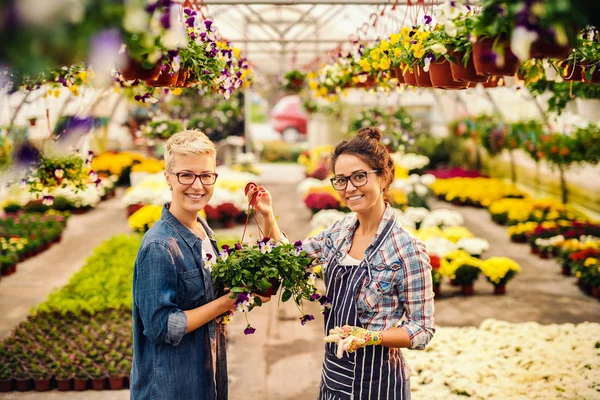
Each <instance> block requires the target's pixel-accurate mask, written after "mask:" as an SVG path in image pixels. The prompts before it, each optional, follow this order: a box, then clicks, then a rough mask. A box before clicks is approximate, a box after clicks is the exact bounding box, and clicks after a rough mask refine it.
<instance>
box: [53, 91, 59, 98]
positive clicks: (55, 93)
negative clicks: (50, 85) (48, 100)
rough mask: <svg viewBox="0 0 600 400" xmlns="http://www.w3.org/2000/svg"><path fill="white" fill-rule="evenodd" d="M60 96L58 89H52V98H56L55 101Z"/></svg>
mask: <svg viewBox="0 0 600 400" xmlns="http://www.w3.org/2000/svg"><path fill="white" fill-rule="evenodd" d="M59 96H60V89H54V97H56V98H57V99H58V98H59Z"/></svg>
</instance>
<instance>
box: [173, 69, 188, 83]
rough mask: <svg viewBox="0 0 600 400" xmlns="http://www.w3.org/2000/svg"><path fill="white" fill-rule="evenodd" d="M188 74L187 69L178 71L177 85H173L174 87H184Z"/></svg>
mask: <svg viewBox="0 0 600 400" xmlns="http://www.w3.org/2000/svg"><path fill="white" fill-rule="evenodd" d="M188 73H189V71H188V70H187V69H182V70H180V71H179V74H178V75H177V83H176V84H175V86H177V87H185V82H186V80H187V76H188Z"/></svg>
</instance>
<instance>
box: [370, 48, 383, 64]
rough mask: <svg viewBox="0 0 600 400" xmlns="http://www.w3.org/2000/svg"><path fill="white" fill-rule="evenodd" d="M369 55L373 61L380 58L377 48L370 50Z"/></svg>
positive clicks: (379, 51)
mask: <svg viewBox="0 0 600 400" xmlns="http://www.w3.org/2000/svg"><path fill="white" fill-rule="evenodd" d="M369 55H370V56H371V58H372V59H373V60H375V61H377V60H379V59H380V58H381V50H380V49H378V48H375V49H373V50H371V52H370V53H369Z"/></svg>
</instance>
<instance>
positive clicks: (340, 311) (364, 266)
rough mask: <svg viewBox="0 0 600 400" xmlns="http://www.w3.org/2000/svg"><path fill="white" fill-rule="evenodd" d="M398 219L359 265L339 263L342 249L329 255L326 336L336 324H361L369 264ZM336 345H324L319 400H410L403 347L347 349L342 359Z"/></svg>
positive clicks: (326, 274) (389, 222)
mask: <svg viewBox="0 0 600 400" xmlns="http://www.w3.org/2000/svg"><path fill="white" fill-rule="evenodd" d="M394 222H395V219H392V220H390V221H388V223H387V225H386V226H385V227H384V229H383V231H382V233H381V235H379V237H378V238H377V241H376V242H375V245H374V247H373V251H371V252H370V253H369V257H368V258H365V259H363V261H362V262H361V263H360V265H359V266H356V265H339V264H338V262H339V261H338V260H339V259H340V258H341V256H342V254H341V252H340V251H339V249H340V248H341V247H342V246H343V244H344V241H342V243H341V244H340V245H339V247H338V248H337V250H335V252H334V253H333V254H334V256H333V257H330V258H329V262H328V263H327V267H326V268H325V285H326V287H327V296H328V297H330V298H331V300H332V301H331V309H330V311H329V312H328V313H327V315H326V316H325V335H328V334H329V330H330V329H333V328H334V327H336V326H343V325H346V324H348V325H352V326H359V327H362V325H361V323H360V319H359V317H358V312H357V309H356V297H357V293H358V290H359V287H360V285H361V284H362V282H363V280H364V279H365V277H366V276H367V275H369V277H370V271H369V265H370V261H371V258H372V257H373V255H375V254H376V253H377V251H378V250H379V248H380V247H381V246H382V245H383V243H384V241H385V240H386V238H387V237H388V236H389V235H390V233H391V230H392V228H393V226H394ZM336 347H337V345H336V344H335V343H327V344H326V345H325V359H324V361H323V370H322V372H321V386H320V391H319V400H372V399H390V400H392V399H393V400H409V399H410V388H409V385H408V380H406V381H405V379H404V374H403V370H402V362H403V361H402V355H401V354H400V350H399V349H396V348H390V347H385V346H366V347H364V348H360V349H358V350H356V351H355V352H354V353H348V352H344V355H343V356H342V358H341V359H338V358H337V356H336V355H335V353H336Z"/></svg>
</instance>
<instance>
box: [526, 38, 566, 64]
mask: <svg viewBox="0 0 600 400" xmlns="http://www.w3.org/2000/svg"><path fill="white" fill-rule="evenodd" d="M572 49H573V48H572V47H571V46H559V45H558V44H556V42H555V41H554V40H552V39H547V38H543V37H540V38H538V39H536V40H535V41H534V42H533V43H531V48H530V49H529V57H531V58H557V59H559V60H564V59H565V58H567V57H568V56H569V53H571V50H572Z"/></svg>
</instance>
